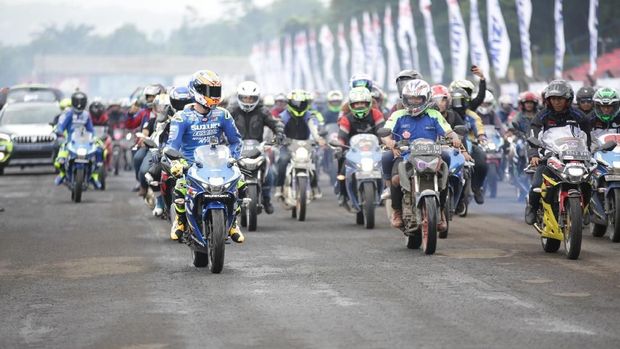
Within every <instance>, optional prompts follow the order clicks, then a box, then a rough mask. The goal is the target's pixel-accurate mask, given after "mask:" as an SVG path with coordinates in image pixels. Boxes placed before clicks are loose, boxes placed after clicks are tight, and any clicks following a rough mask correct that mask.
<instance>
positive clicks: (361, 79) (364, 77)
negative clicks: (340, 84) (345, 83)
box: [349, 73, 372, 91]
mask: <svg viewBox="0 0 620 349" xmlns="http://www.w3.org/2000/svg"><path fill="white" fill-rule="evenodd" d="M360 86H361V87H366V88H367V89H368V91H372V78H371V77H370V75H368V74H365V73H362V74H355V75H353V76H352V77H351V80H349V87H350V88H354V87H360Z"/></svg>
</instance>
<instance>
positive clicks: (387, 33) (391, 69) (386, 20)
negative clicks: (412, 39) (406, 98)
mask: <svg viewBox="0 0 620 349" xmlns="http://www.w3.org/2000/svg"><path fill="white" fill-rule="evenodd" d="M383 25H384V26H385V29H384V30H383V42H384V43H385V50H386V51H387V71H386V75H387V80H388V82H387V85H386V86H387V87H388V89H389V90H394V89H395V88H396V86H394V84H392V81H394V80H395V79H396V76H397V75H398V73H399V72H400V62H399V61H398V52H397V50H396V44H395V42H394V26H393V25H392V9H391V7H390V4H387V5H385V14H384V16H383Z"/></svg>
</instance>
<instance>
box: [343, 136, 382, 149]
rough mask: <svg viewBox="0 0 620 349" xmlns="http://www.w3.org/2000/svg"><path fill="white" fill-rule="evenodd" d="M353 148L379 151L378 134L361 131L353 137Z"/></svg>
mask: <svg viewBox="0 0 620 349" xmlns="http://www.w3.org/2000/svg"><path fill="white" fill-rule="evenodd" d="M350 143H351V148H356V149H359V150H360V151H379V140H378V139H377V136H375V135H373V134H369V133H361V134H357V135H355V136H353V137H352V138H351V141H350Z"/></svg>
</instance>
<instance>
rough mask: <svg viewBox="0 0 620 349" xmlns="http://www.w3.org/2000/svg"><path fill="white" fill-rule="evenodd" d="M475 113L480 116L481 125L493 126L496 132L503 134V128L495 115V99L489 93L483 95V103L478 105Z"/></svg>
mask: <svg viewBox="0 0 620 349" xmlns="http://www.w3.org/2000/svg"><path fill="white" fill-rule="evenodd" d="M476 113H477V114H478V115H479V116H480V119H482V124H483V125H493V126H495V128H496V129H497V130H500V131H502V132H503V128H504V126H503V125H502V121H501V120H500V119H499V116H498V115H497V114H496V113H495V97H494V96H493V93H491V91H487V92H486V93H485V96H484V101H483V102H482V104H480V106H479V107H478V109H476Z"/></svg>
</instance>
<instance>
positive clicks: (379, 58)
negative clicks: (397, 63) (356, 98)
mask: <svg viewBox="0 0 620 349" xmlns="http://www.w3.org/2000/svg"><path fill="white" fill-rule="evenodd" d="M372 31H373V33H374V46H375V50H376V51H375V57H376V59H375V76H374V80H375V83H377V84H378V85H379V87H381V88H382V89H383V88H384V87H385V56H384V54H383V45H382V44H381V21H380V20H379V15H378V14H377V12H373V13H372Z"/></svg>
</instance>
